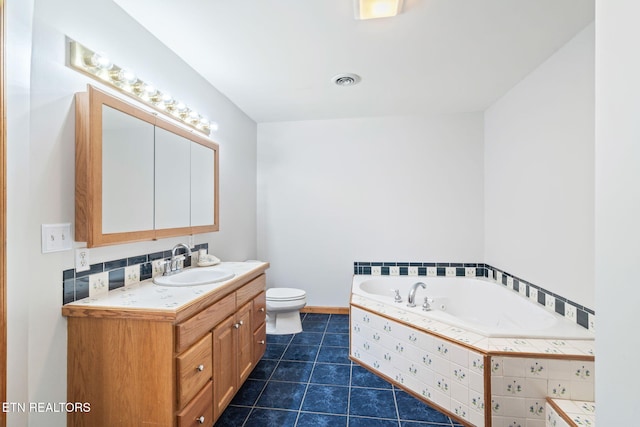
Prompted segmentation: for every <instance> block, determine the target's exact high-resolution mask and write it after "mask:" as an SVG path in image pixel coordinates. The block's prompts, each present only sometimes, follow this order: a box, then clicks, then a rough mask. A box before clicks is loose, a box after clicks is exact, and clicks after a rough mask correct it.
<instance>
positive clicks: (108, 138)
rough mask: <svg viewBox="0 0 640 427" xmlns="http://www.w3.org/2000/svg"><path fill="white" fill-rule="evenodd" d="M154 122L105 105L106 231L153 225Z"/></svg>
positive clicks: (104, 208)
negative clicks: (148, 121)
mask: <svg viewBox="0 0 640 427" xmlns="http://www.w3.org/2000/svg"><path fill="white" fill-rule="evenodd" d="M153 151H154V146H153V125H152V124H151V123H147V122H145V121H143V120H140V119H138V118H137V117H133V116H131V115H129V114H126V113H124V112H122V111H120V110H117V109H115V108H111V107H109V106H107V105H102V233H103V234H111V233H124V232H132V231H140V230H152V229H153V215H154V212H153V209H154V206H153V181H154V171H153Z"/></svg>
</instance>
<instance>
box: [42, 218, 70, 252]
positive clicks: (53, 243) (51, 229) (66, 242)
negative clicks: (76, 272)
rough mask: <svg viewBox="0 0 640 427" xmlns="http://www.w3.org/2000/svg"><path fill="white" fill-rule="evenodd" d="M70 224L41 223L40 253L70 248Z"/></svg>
mask: <svg viewBox="0 0 640 427" xmlns="http://www.w3.org/2000/svg"><path fill="white" fill-rule="evenodd" d="M72 244H73V237H72V236H71V224H70V223H64V224H42V253H43V254H46V253H49V252H60V251H68V250H71V247H72Z"/></svg>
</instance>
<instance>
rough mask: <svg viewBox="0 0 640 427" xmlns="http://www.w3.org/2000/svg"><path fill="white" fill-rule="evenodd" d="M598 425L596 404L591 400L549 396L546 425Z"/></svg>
mask: <svg viewBox="0 0 640 427" xmlns="http://www.w3.org/2000/svg"><path fill="white" fill-rule="evenodd" d="M595 425H596V404H595V403H594V402H591V401H580V400H564V399H551V398H547V423H546V427H581V426H589V427H595Z"/></svg>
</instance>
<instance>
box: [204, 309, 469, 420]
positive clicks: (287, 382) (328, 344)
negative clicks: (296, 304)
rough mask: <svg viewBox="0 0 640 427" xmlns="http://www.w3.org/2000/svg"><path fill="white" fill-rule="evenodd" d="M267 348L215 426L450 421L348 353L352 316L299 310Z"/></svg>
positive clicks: (271, 337) (271, 336)
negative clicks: (295, 326)
mask: <svg viewBox="0 0 640 427" xmlns="http://www.w3.org/2000/svg"><path fill="white" fill-rule="evenodd" d="M301 316H302V325H303V332H302V333H300V334H296V335H267V350H266V353H265V354H264V356H263V357H262V359H261V361H260V363H259V364H258V365H257V367H256V369H255V370H254V371H253V372H252V373H251V374H250V376H249V379H248V380H247V382H246V383H245V385H244V386H243V387H242V388H241V389H240V390H239V391H238V393H237V394H236V396H235V398H234V399H233V401H232V402H231V405H230V406H229V407H228V408H227V410H226V411H225V412H224V413H223V414H222V416H221V418H220V419H219V420H218V422H217V423H216V425H215V426H216V427H230V426H233V427H241V426H243V427H251V426H257V427H294V426H297V427H316V426H318V427H319V426H331V427H340V426H343V427H347V426H349V427H451V426H459V424H456V423H454V422H453V421H451V419H450V418H449V417H448V416H446V415H444V414H442V413H440V412H439V411H437V410H435V409H433V408H432V407H430V406H429V405H427V404H425V403H423V402H421V401H419V400H417V399H415V398H414V397H413V396H411V395H409V394H407V393H405V392H403V391H402V390H400V389H398V388H397V387H394V386H392V385H391V384H390V383H388V382H387V381H384V380H383V379H381V378H379V377H378V376H376V375H374V374H373V373H371V372H369V371H368V370H366V369H365V368H362V367H360V366H358V365H357V364H354V363H353V362H352V361H351V360H349V357H348V352H349V317H348V315H336V314H331V315H329V314H317V313H306V314H304V313H303V314H302V315H301Z"/></svg>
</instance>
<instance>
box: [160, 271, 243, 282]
mask: <svg viewBox="0 0 640 427" xmlns="http://www.w3.org/2000/svg"><path fill="white" fill-rule="evenodd" d="M233 276H235V273H233V272H231V271H229V270H225V269H224V268H194V269H190V270H185V271H183V272H182V273H177V274H173V275H171V276H156V277H155V278H154V279H153V283H155V284H156V285H160V286H197V285H208V284H210V283H216V282H222V281H224V280H229V279H231V278H232V277H233Z"/></svg>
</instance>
